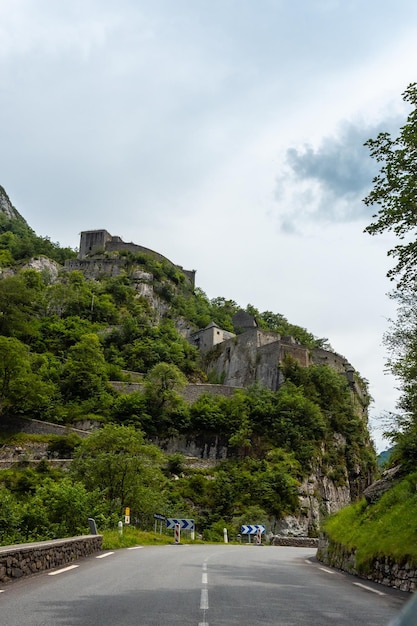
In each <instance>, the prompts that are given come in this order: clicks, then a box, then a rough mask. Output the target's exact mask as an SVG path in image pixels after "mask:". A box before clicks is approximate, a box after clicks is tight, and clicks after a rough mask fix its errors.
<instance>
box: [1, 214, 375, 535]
mask: <svg viewBox="0 0 417 626" xmlns="http://www.w3.org/2000/svg"><path fill="white" fill-rule="evenodd" d="M74 256H76V252H75V251H73V250H69V249H63V248H61V247H60V246H59V244H53V243H52V242H50V241H49V240H48V239H45V238H41V237H38V236H37V235H36V234H35V233H34V232H33V231H32V230H31V229H30V227H29V226H28V225H27V224H26V222H25V221H24V220H23V218H21V219H20V218H19V217H17V218H14V219H10V218H8V217H7V216H6V215H0V268H1V272H2V274H1V276H2V278H1V280H0V428H1V424H2V422H4V423H5V422H6V421H7V423H8V424H10V420H12V421H13V418H16V417H30V418H35V419H39V420H44V421H48V422H54V423H58V424H65V425H72V426H76V425H77V422H78V423H79V422H82V421H85V420H90V421H92V422H94V423H97V424H100V425H101V428H99V429H98V430H97V431H95V432H94V433H93V434H91V435H90V436H89V437H88V438H86V439H82V438H79V437H77V436H76V435H70V436H67V437H56V436H49V437H45V436H32V440H35V439H36V437H38V439H39V440H43V443H44V444H45V445H46V449H47V458H43V459H42V461H41V462H39V463H38V464H36V465H33V464H31V463H29V461H28V459H27V457H26V456H25V455H23V456H22V458H21V459H20V461H19V463H18V465H17V466H16V465H15V466H13V467H12V468H9V469H3V470H1V471H0V485H1V491H0V497H1V504H2V506H1V507H0V542H1V543H2V544H6V543H14V542H19V541H28V540H34V539H45V538H49V537H57V536H68V535H74V534H78V533H79V532H82V531H83V529H85V526H86V520H87V517H89V516H94V517H95V518H96V520H97V522H98V524H99V526H100V527H101V528H106V527H112V526H113V527H114V524H115V523H116V522H117V520H118V519H119V518H120V515H121V513H122V511H123V508H124V507H125V506H129V507H130V509H131V511H132V519H133V520H134V522H135V524H137V525H138V526H139V527H142V528H150V527H152V520H153V513H154V512H155V511H160V512H162V513H164V514H165V515H171V516H175V515H178V512H179V511H180V512H181V515H183V516H184V517H193V518H195V519H196V521H197V524H198V527H199V529H200V531H202V532H204V534H205V537H207V538H210V537H211V538H216V537H221V536H222V531H223V528H224V527H229V528H230V530H231V532H232V534H235V533H236V529H237V528H239V525H240V524H241V523H246V522H247V520H248V519H251V520H257V522H259V523H265V524H266V525H268V527H269V528H271V529H272V530H273V529H274V527H275V525H276V524H277V522H278V521H279V520H280V519H282V517H284V516H285V515H289V514H298V513H299V507H300V503H299V498H298V488H299V485H300V484H301V482H302V481H303V480H305V479H306V478H307V477H308V476H309V475H310V474H311V473H312V472H317V471H319V472H320V473H322V474H323V475H325V476H328V477H329V479H331V480H332V481H334V483H335V484H336V485H344V486H346V487H348V488H349V489H350V490H351V492H352V494H353V493H355V494H356V493H358V489H359V490H360V487H358V485H361V484H362V486H363V481H365V482H366V481H367V480H368V481H369V477H370V476H371V475H372V474H373V472H374V470H375V452H374V449H373V447H372V445H371V444H370V441H369V433H368V429H367V424H366V422H365V421H364V420H363V419H362V418H361V417H358V415H357V413H356V412H355V409H354V406H353V403H352V398H351V394H350V390H349V387H348V384H347V382H346V380H345V379H344V378H343V377H341V376H340V374H338V373H336V372H335V371H334V370H332V369H331V368H329V367H327V366H319V365H313V366H311V367H308V368H301V367H300V366H299V365H298V364H297V362H296V361H293V360H291V359H287V361H286V362H285V364H284V366H283V370H284V376H285V383H284V384H283V385H282V387H281V388H280V389H279V390H278V391H276V392H273V391H271V390H269V389H266V388H262V387H260V386H259V385H253V386H252V387H250V388H247V389H239V390H237V391H236V392H235V393H234V395H233V396H232V397H223V396H212V395H209V394H203V395H202V396H200V397H199V398H198V400H197V401H195V402H194V403H193V404H189V403H187V402H186V401H185V400H184V398H183V397H182V395H181V390H182V389H183V388H184V386H185V385H186V384H187V383H188V382H206V381H207V380H208V381H209V382H215V381H210V379H208V378H207V374H206V372H205V371H204V367H203V364H202V361H201V360H200V355H199V352H198V350H197V348H196V347H194V346H192V345H191V344H190V343H189V342H188V341H187V340H186V339H185V338H184V337H183V336H182V335H181V334H180V332H179V331H178V321H179V320H181V321H182V323H184V321H185V322H186V324H188V325H189V326H190V327H191V328H195V329H198V328H202V327H205V326H206V325H207V324H209V323H210V322H211V321H214V322H216V323H217V324H218V325H219V326H221V327H222V328H224V329H226V330H232V329H233V326H232V316H233V314H234V313H236V311H237V310H238V309H239V307H238V305H237V304H236V303H235V302H233V301H231V300H227V299H226V298H223V297H219V298H216V299H213V300H209V299H208V298H207V296H206V295H205V294H204V292H203V291H202V290H201V289H192V288H191V287H190V285H189V283H188V282H187V281H186V280H185V277H184V275H183V274H182V273H181V271H180V270H178V269H176V268H174V267H173V266H171V265H170V264H169V263H165V262H164V261H157V260H155V259H154V258H151V257H148V256H147V255H145V254H140V255H133V254H131V253H129V252H121V253H120V254H119V257H120V258H121V259H122V260H123V261H124V267H125V270H124V271H123V272H122V273H121V274H120V275H119V276H116V277H111V276H106V275H102V276H100V277H99V278H97V279H96V280H89V279H87V278H86V277H85V276H84V275H83V273H81V272H80V271H66V270H65V269H63V268H62V265H63V263H64V261H65V259H67V258H74ZM33 257H43V258H45V257H47V258H48V259H50V260H51V261H54V262H56V263H58V264H59V267H60V270H59V273H58V276H57V277H55V276H53V275H52V273H51V271H49V270H48V266H47V265H45V266H44V269H43V270H42V271H37V270H35V269H31V268H30V267H29V268H28V266H27V262H28V261H29V260H30V259H31V258H33ZM138 267H140V268H142V269H145V270H146V271H147V272H148V273H150V274H152V276H153V281H152V287H153V292H154V294H155V297H156V298H158V299H159V300H160V301H161V302H163V303H164V310H165V311H166V313H164V314H163V315H162V316H161V315H159V314H158V312H157V311H156V310H155V309H154V308H153V307H152V306H151V303H150V301H149V300H148V299H146V298H145V297H143V296H140V295H138V293H137V291H136V289H135V286H134V282H133V281H132V280H131V275H132V271H133V270H134V269H135V268H138ZM246 311H247V312H248V313H250V314H251V315H253V316H255V317H256V320H257V322H258V324H259V326H260V327H261V328H264V329H268V330H273V331H275V332H278V333H281V334H285V335H292V336H294V337H296V338H297V339H298V340H299V341H300V342H301V343H302V344H303V345H305V346H307V347H310V348H314V347H317V346H323V345H326V346H327V340H324V339H318V338H315V337H314V336H313V335H312V334H311V333H309V332H308V331H307V330H306V329H303V328H300V327H298V326H295V325H292V324H291V323H290V322H288V321H287V320H286V318H285V317H284V316H283V315H281V314H274V313H272V312H269V311H267V312H263V313H262V312H259V311H258V310H257V309H256V308H255V307H254V306H253V305H248V306H247V308H246ZM132 377H133V378H135V379H137V378H139V379H140V380H141V381H142V382H143V386H142V388H141V390H140V391H137V392H134V393H130V394H123V393H119V392H116V391H115V390H114V388H113V387H112V385H111V381H129V380H132ZM181 435H185V436H187V437H190V438H193V437H194V438H195V437H205V436H211V435H215V436H218V437H220V438H221V439H222V441H223V442H224V444H225V446H226V447H227V448H228V450H229V455H228V458H227V459H224V460H223V461H221V462H219V463H218V464H216V466H215V467H210V468H193V467H191V466H190V464H189V463H187V460H186V459H185V458H184V457H182V456H181V455H180V454H174V455H166V454H163V453H162V451H161V450H160V449H159V448H158V447H157V446H156V445H155V444H154V443H153V442H154V441H155V440H156V438H158V439H161V438H170V437H171V438H172V437H177V436H181ZM0 436H1V443H2V444H3V446H10V445H24V444H23V443H22V442H23V441H24V440H25V439H26V440H28V438H29V439H30V436H28V435H26V436H23V434H22V433H18V432H12V433H10V432H9V431H6V430H4V429H3V430H1V431H0ZM338 437H339V439H338ZM340 438H341V439H340ZM340 440H341V441H342V442H343V443H342V445H340ZM337 441H339V444H337ZM19 442H20V443H19ZM48 458H49V459H54V458H65V459H71V461H70V462H69V463H68V464H66V467H65V469H57V468H56V467H54V466H53V465H52V464H51V463H49V462H48ZM317 468H319V470H318V469H317ZM361 481H362V482H361ZM245 520H246V522H245ZM309 532H310V533H311V534H312V535H315V534H317V532H318V527H317V526H314V527H313V526H312V527H311V528H310V529H309Z"/></svg>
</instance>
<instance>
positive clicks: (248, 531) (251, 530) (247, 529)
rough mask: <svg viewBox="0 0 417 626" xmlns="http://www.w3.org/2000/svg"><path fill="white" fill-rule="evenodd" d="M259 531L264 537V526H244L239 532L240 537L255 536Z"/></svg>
mask: <svg viewBox="0 0 417 626" xmlns="http://www.w3.org/2000/svg"><path fill="white" fill-rule="evenodd" d="M259 529H260V530H261V534H262V535H264V534H265V526H262V525H261V524H255V525H249V524H246V525H245V526H241V528H240V532H241V533H242V535H256V533H257V532H258V530H259Z"/></svg>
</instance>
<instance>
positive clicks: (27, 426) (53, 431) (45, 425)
mask: <svg viewBox="0 0 417 626" xmlns="http://www.w3.org/2000/svg"><path fill="white" fill-rule="evenodd" d="M1 430H8V431H11V432H22V433H27V434H28V435H61V436H65V435H69V434H70V433H75V434H76V435H79V436H80V437H87V436H88V433H86V432H85V430H81V429H79V428H71V427H69V426H61V425H60V424H52V423H51V422H42V421H41V420H34V419H30V418H26V417H13V418H7V417H2V420H1Z"/></svg>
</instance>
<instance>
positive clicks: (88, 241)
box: [65, 229, 195, 287]
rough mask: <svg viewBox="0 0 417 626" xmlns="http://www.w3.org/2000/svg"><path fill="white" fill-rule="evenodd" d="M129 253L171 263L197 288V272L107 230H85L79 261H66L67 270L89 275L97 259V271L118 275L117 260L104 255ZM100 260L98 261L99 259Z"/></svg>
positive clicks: (82, 236) (81, 239)
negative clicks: (140, 254)
mask: <svg viewBox="0 0 417 626" xmlns="http://www.w3.org/2000/svg"><path fill="white" fill-rule="evenodd" d="M122 251H129V252H131V253H132V254H139V253H143V254H146V255H148V256H150V257H151V258H153V259H155V260H156V261H163V262H165V263H169V265H172V267H175V268H176V269H178V270H180V271H181V272H182V273H183V274H184V276H185V277H186V278H187V279H188V281H189V282H190V283H191V285H192V287H194V286H195V270H185V269H184V268H183V267H182V266H181V265H175V263H173V262H172V261H170V260H169V259H167V258H166V257H165V256H163V255H162V254H160V253H159V252H155V251H154V250H150V249H149V248H145V247H144V246H139V245H138V244H136V243H132V242H130V243H126V242H125V241H123V239H121V237H119V236H118V235H111V234H110V233H109V232H107V230H104V229H101V230H85V231H83V232H82V233H81V234H80V248H79V252H78V259H72V260H69V261H66V263H65V268H66V269H68V270H81V271H83V272H85V273H87V274H88V268H89V267H90V268H91V267H92V265H94V264H92V263H91V261H92V260H93V259H95V266H96V269H100V270H101V271H102V272H103V273H109V274H116V273H118V269H117V266H118V263H117V260H115V259H106V258H104V255H105V254H106V253H112V252H122ZM99 257H102V258H100V260H99V261H98V258H99Z"/></svg>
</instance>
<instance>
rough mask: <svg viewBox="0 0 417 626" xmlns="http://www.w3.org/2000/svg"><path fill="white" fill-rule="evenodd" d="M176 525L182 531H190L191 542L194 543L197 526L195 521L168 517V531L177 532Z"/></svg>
mask: <svg viewBox="0 0 417 626" xmlns="http://www.w3.org/2000/svg"><path fill="white" fill-rule="evenodd" d="M176 524H179V527H180V531H181V530H188V531H190V537H191V541H194V537H195V524H194V520H193V519H177V518H174V517H167V520H166V525H167V529H168V530H175V528H176Z"/></svg>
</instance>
